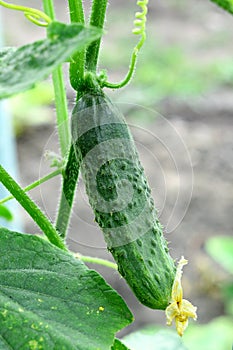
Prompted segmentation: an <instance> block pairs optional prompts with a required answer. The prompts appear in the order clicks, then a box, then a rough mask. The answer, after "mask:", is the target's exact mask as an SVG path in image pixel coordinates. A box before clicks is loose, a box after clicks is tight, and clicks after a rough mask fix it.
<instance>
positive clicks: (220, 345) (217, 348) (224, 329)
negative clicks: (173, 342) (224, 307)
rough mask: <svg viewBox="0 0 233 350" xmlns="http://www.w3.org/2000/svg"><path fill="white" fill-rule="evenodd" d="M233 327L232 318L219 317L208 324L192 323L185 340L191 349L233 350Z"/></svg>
mask: <svg viewBox="0 0 233 350" xmlns="http://www.w3.org/2000/svg"><path fill="white" fill-rule="evenodd" d="M232 329H233V321H232V318H230V317H224V316H223V317H218V318H215V319H213V321H211V322H210V323H208V324H202V325H191V326H190V327H189V328H188V329H187V331H186V333H185V334H184V337H183V340H184V343H185V345H187V348H188V349H189V350H197V349H198V350H207V349H211V350H227V349H230V350H231V349H232V341H233V338H232Z"/></svg>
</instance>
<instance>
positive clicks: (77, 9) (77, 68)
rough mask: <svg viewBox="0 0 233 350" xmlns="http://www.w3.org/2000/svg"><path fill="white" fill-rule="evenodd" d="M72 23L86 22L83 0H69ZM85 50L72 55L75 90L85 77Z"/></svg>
mask: <svg viewBox="0 0 233 350" xmlns="http://www.w3.org/2000/svg"><path fill="white" fill-rule="evenodd" d="M68 1H69V10H70V20H71V23H82V24H84V23H85V19H84V12H83V6H82V0H68ZM84 69H85V50H82V51H79V52H76V53H74V54H73V56H72V57H71V63H70V84H71V86H72V87H73V89H74V90H76V91H77V90H78V88H79V86H80V83H81V82H82V81H83V78H84Z"/></svg>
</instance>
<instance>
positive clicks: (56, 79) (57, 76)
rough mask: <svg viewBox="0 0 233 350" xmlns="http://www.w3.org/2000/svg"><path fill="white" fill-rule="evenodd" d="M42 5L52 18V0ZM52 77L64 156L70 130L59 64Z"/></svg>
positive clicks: (53, 15)
mask: <svg viewBox="0 0 233 350" xmlns="http://www.w3.org/2000/svg"><path fill="white" fill-rule="evenodd" d="M43 5H44V11H45V13H46V14H47V15H48V16H49V17H50V18H52V20H54V19H55V11H54V5H53V0H43ZM52 79H53V86H54V94H55V106H56V112H57V128H58V137H59V143H60V148H61V155H62V157H65V156H66V154H67V152H68V149H69V145H70V132H69V118H68V107H67V99H66V91H65V84H64V78H63V72H62V66H61V65H60V66H59V67H57V68H56V69H55V70H54V71H53V73H52Z"/></svg>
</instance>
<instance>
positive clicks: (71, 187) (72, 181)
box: [56, 145, 81, 238]
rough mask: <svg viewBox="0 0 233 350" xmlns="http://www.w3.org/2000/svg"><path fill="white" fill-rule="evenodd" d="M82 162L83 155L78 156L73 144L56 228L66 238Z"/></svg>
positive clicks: (65, 172)
mask: <svg viewBox="0 0 233 350" xmlns="http://www.w3.org/2000/svg"><path fill="white" fill-rule="evenodd" d="M80 164H81V157H80V158H77V155H76V153H75V151H74V147H73V145H71V147H70V152H69V157H68V161H67V164H66V168H65V170H64V175H63V184H62V193H61V199H60V204H59V209H58V215H57V220H56V229H57V231H58V232H59V235H60V236H61V237H62V238H65V236H66V232H67V228H68V225H69V220H70V214H71V209H72V204H73V200H74V192H75V189H76V184H77V181H78V175H79V169H80Z"/></svg>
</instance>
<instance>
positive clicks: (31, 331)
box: [0, 228, 132, 350]
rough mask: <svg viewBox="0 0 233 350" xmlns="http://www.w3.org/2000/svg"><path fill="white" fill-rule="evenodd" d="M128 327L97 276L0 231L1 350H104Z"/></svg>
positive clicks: (115, 298)
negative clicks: (119, 332)
mask: <svg viewBox="0 0 233 350" xmlns="http://www.w3.org/2000/svg"><path fill="white" fill-rule="evenodd" d="M131 321H132V314H131V313H130V311H129V310H128V308H127V306H126V304H125V302H124V301H123V300H122V298H121V297H120V296H119V295H118V294H117V293H116V292H115V291H114V290H113V289H112V288H111V287H110V286H109V285H107V284H106V282H105V281H104V279H103V278H102V277H101V276H100V275H99V274H98V273H97V272H95V271H93V270H89V269H88V268H87V267H86V266H85V265H84V264H83V263H82V262H81V261H79V260H76V259H75V258H74V257H73V256H72V255H71V254H69V253H67V252H64V251H62V250H61V249H58V248H56V247H55V246H53V245H51V244H50V243H49V242H47V241H46V240H44V239H43V238H40V237H37V236H33V235H27V234H20V233H17V232H11V231H8V230H7V229H4V228H1V229H0V349H1V350H6V349H7V350H9V349H13V350H16V349H17V350H19V349H20V350H28V349H31V350H33V349H57V350H62V349H64V350H66V349H69V350H77V349H79V350H97V349H100V350H107V349H110V348H111V345H112V344H113V341H114V335H115V333H116V332H117V331H119V330H120V329H122V328H123V327H125V326H126V325H128V324H129V323H130V322H131Z"/></svg>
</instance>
